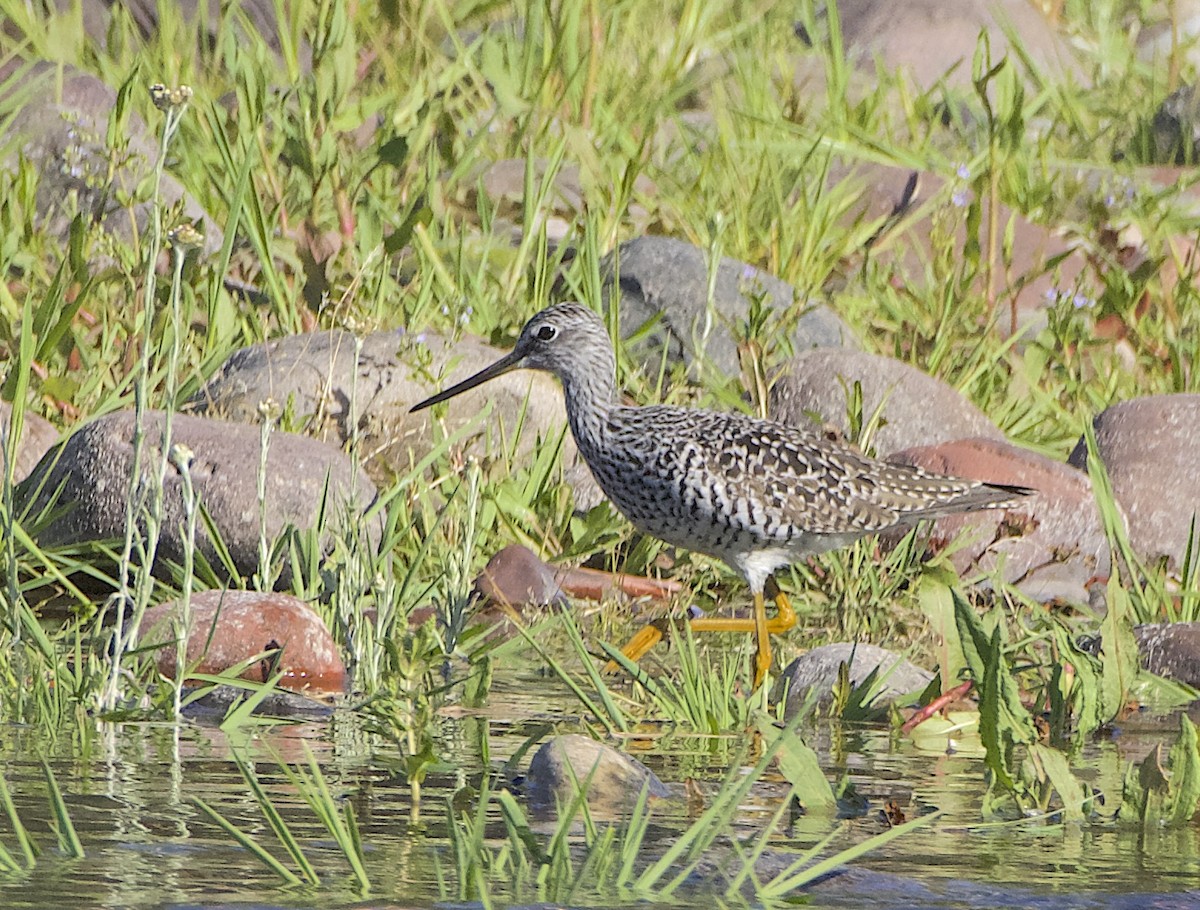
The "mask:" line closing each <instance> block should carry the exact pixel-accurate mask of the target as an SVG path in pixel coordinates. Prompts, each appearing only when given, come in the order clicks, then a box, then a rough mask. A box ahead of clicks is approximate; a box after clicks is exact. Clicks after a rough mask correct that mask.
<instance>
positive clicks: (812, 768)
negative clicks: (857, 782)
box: [753, 712, 837, 810]
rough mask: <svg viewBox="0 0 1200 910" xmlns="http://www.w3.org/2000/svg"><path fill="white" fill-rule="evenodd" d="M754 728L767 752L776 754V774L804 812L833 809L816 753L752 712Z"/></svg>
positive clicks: (833, 800)
mask: <svg viewBox="0 0 1200 910" xmlns="http://www.w3.org/2000/svg"><path fill="white" fill-rule="evenodd" d="M753 724H754V729H755V730H757V731H758V733H759V735H760V736H761V737H762V738H763V742H764V744H765V745H766V747H767V750H768V751H770V750H772V749H776V750H777V751H776V754H775V759H776V761H777V762H778V764H779V772H780V773H781V774H782V775H783V777H784V779H785V780H786V781H787V782H788V783H789V784H791V785H792V787H793V789H794V790H795V791H796V795H797V798H798V799H799V800H800V802H801V803H803V804H804V806H805V808H807V809H825V810H834V809H836V808H837V798H836V797H835V796H834V793H833V788H832V787H830V786H829V781H827V780H826V779H825V772H824V771H822V770H821V764H820V762H819V761H817V753H816V752H814V751H813V750H812V749H810V748H809V747H808V746H806V745H805V744H804V741H803V740H802V739H801V738H800V737H799V736H798V735H797V734H796V733H794V732H791V731H789V730H781V729H779V728H778V727H777V726H775V723H774V722H773V721H772V720H771V718H770V717H769V716H768V715H767V714H764V713H762V712H755V714H754V718H753ZM790 726H791V725H789V727H790Z"/></svg>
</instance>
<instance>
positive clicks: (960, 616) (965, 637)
mask: <svg viewBox="0 0 1200 910" xmlns="http://www.w3.org/2000/svg"><path fill="white" fill-rule="evenodd" d="M954 618H955V623H956V624H957V626H958V631H959V637H960V639H961V641H962V647H963V656H964V657H965V658H966V662H967V667H968V668H969V669H970V671H971V675H972V677H973V678H974V680H975V687H976V689H978V691H979V735H980V738H981V739H982V740H983V746H984V749H985V750H986V752H987V758H986V764H987V766H988V768H990V769H991V771H992V773H993V774H994V775H995V778H996V781H997V782H998V783H999V784H1000V785H1001V786H1002V787H1003V788H1004V789H1006V790H1009V791H1012V792H1014V793H1015V792H1016V791H1017V790H1018V789H1019V788H1018V785H1017V781H1016V779H1015V778H1014V776H1013V771H1012V769H1013V754H1012V753H1013V747H1014V746H1015V745H1017V744H1023V743H1032V742H1036V741H1037V735H1036V732H1035V730H1034V727H1033V718H1032V717H1030V716H1029V712H1028V711H1027V710H1026V709H1025V706H1024V705H1022V704H1021V698H1020V691H1019V689H1018V687H1017V683H1016V680H1015V679H1014V678H1013V675H1012V670H1011V669H1010V667H1009V666H1008V663H1007V661H1006V660H1005V658H1004V650H1003V647H1002V644H1001V638H1000V632H1001V624H1000V622H999V621H997V622H995V623H994V625H993V628H992V632H991V634H990V635H989V634H988V633H987V631H985V629H984V627H983V623H982V622H981V621H980V619H979V617H978V616H976V615H975V610H974V608H973V607H972V606H971V605H970V604H969V603H967V602H966V601H965V600H964V599H963V598H962V597H961V596H959V595H958V594H957V593H955V595H954ZM996 618H997V620H998V619H999V616H997V617H996Z"/></svg>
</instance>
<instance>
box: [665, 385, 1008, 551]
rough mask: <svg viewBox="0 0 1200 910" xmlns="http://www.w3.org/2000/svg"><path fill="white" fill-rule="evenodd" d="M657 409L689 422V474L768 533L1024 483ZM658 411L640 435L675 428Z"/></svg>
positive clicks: (859, 528) (832, 526)
mask: <svg viewBox="0 0 1200 910" xmlns="http://www.w3.org/2000/svg"><path fill="white" fill-rule="evenodd" d="M655 410H659V409H644V411H655ZM661 411H671V412H674V413H673V414H672V415H671V416H676V415H678V418H679V421H680V422H681V423H686V424H687V426H686V437H687V441H686V447H687V448H688V449H690V450H691V451H692V452H693V453H696V454H699V455H700V458H699V461H700V462H701V463H702V464H703V466H704V467H703V470H702V471H698V470H697V466H696V465H695V464H694V463H693V464H691V465H689V471H690V473H691V474H693V475H694V481H698V480H699V479H700V475H701V474H703V475H704V476H705V478H706V480H705V481H704V482H707V483H709V484H711V485H714V486H716V487H717V488H719V491H720V495H719V497H718V498H719V499H721V500H723V501H726V502H731V501H738V502H743V503H746V504H748V506H749V512H750V514H751V515H752V516H753V518H752V523H753V524H755V525H757V526H758V528H759V529H760V530H767V529H770V533H769V534H768V535H767V536H771V537H782V536H786V535H787V531H786V529H788V528H791V529H793V530H794V531H795V532H799V533H802V534H817V535H860V534H868V533H872V532H876V531H882V530H885V529H887V528H890V527H894V526H896V525H905V524H912V523H915V522H917V521H920V520H921V519H923V518H935V517H937V516H939V515H944V514H949V513H953V512H964V511H971V510H975V509H982V508H988V507H991V506H995V505H999V504H1002V503H1004V502H1007V501H1009V500H1011V499H1013V498H1014V497H1015V496H1019V495H1020V494H1021V493H1023V492H1025V491H1023V490H1021V489H1020V488H1008V487H1000V486H991V485H988V484H984V483H981V482H979V481H971V480H962V479H959V478H951V477H943V476H939V475H935V474H930V473H928V472H926V471H923V470H921V469H919V468H913V467H908V466H905V465H893V464H889V463H887V462H883V461H878V460H875V459H871V458H867V457H866V456H864V455H863V454H862V453H860V452H858V451H857V450H855V449H853V448H850V447H849V446H845V445H842V444H839V443H836V442H833V441H831V440H829V439H826V438H825V437H823V436H820V435H818V434H816V433H812V432H808V431H804V430H799V429H796V428H793V427H788V426H784V425H783V424H778V423H774V422H771V421H763V420H757V419H754V418H750V417H747V416H745V415H741V414H722V413H716V412H711V411H676V410H675V409H667V408H663V409H661ZM685 415H686V416H685ZM646 416H647V417H649V416H650V415H649V414H646ZM657 416H658V418H659V419H658V420H656V421H654V423H655V425H656V429H657V431H658V433H657V436H655V434H653V433H652V434H650V435H649V436H647V437H643V438H644V439H655V438H657V439H658V440H659V442H660V443H661V442H662V435H663V433H664V432H667V433H668V435H671V433H670V430H675V431H678V430H677V429H676V428H675V427H673V426H672V424H674V423H675V421H664V420H663V419H662V418H663V417H664V416H666V415H664V414H662V413H660V414H658V415H657ZM669 428H670V429H669ZM697 450H698V451H697ZM733 511H737V510H733Z"/></svg>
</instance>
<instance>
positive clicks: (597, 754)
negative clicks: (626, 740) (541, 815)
mask: <svg viewBox="0 0 1200 910" xmlns="http://www.w3.org/2000/svg"><path fill="white" fill-rule="evenodd" d="M643 789H645V790H648V791H649V795H650V796H651V797H654V798H658V799H662V798H664V797H667V796H670V795H671V791H670V790H668V789H667V787H666V785H665V784H664V783H663V782H662V781H661V780H659V779H658V777H657V775H655V773H654V772H653V771H651V770H650V769H649V768H647V767H646V766H645V765H643V764H642V763H641V762H639V761H638V760H637V759H635V758H631V757H629V756H628V755H625V754H624V753H623V752H618V751H617V750H616V749H614V748H613V747H612V746H609V745H607V744H605V743H601V742H597V741H596V740H594V739H592V738H591V737H588V736H580V735H578V734H575V733H572V734H568V735H566V736H555V737H554V738H553V739H549V740H547V741H546V742H545V743H543V744H542V746H541V748H539V749H538V750H537V752H536V753H535V754H534V756H533V760H532V761H531V762H530V763H529V771H528V773H527V775H526V791H527V793H528V796H529V802H530V805H531V806H533V807H534V808H535V809H539V810H543V811H544V810H547V809H553V808H554V807H555V805H556V804H557V805H558V806H561V807H562V808H564V809H565V808H566V807H567V806H568V805H570V803H571V800H573V799H574V798H575V796H576V795H577V794H578V793H579V792H581V791H582V792H584V793H585V794H586V798H587V805H588V809H589V811H591V812H593V813H599V814H601V815H611V814H619V813H622V812H628V811H629V810H631V809H632V808H633V806H634V804H635V803H636V802H637V800H638V797H639V795H640V794H641V792H642V790H643Z"/></svg>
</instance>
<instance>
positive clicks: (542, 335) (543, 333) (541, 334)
mask: <svg viewBox="0 0 1200 910" xmlns="http://www.w3.org/2000/svg"><path fill="white" fill-rule="evenodd" d="M557 334H558V329H556V328H555V327H554V326H552V325H544V326H542V327H541V328H540V329H538V330H537V331H536V332H534V333H533V337H534V338H536V339H537V340H538V341H553V340H554V336H555V335H557Z"/></svg>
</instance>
